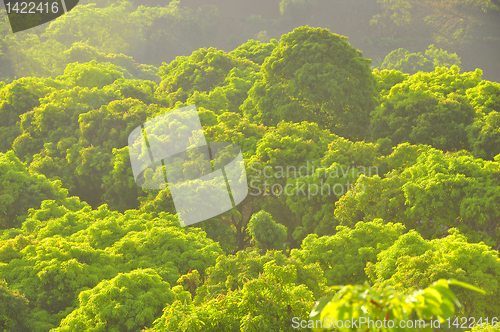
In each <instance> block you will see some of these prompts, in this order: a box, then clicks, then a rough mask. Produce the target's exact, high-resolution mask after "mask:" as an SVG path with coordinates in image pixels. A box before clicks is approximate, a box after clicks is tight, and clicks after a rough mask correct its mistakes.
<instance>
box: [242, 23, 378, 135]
mask: <svg viewBox="0 0 500 332" xmlns="http://www.w3.org/2000/svg"><path fill="white" fill-rule="evenodd" d="M262 72H263V74H264V78H263V79H262V80H259V81H257V82H256V83H255V85H254V87H253V88H252V89H251V90H250V92H249V98H248V99H247V101H245V103H244V104H243V106H242V109H243V111H244V114H245V115H246V116H247V117H249V119H250V120H252V121H254V122H260V123H263V124H265V125H268V126H276V125H277V124H278V123H279V122H280V121H282V120H285V121H292V122H295V123H300V122H302V121H309V122H315V123H318V124H320V125H321V126H322V127H323V128H328V129H331V131H332V132H333V133H335V134H338V135H340V136H343V137H346V138H351V139H356V140H358V139H363V138H365V134H366V126H367V124H368V122H367V119H368V116H369V113H370V111H372V110H373V108H374V97H375V90H374V80H373V77H372V74H371V70H370V61H369V60H367V59H364V58H363V57H362V53H361V52H360V51H358V50H356V49H355V48H354V47H352V46H351V45H349V43H348V42H347V38H346V37H342V36H339V35H336V34H333V33H330V32H329V31H328V30H327V29H319V28H318V29H314V28H309V27H300V28H297V29H295V30H294V31H292V32H291V33H289V34H286V35H284V36H282V38H281V40H280V44H279V45H278V46H277V47H276V48H275V49H274V51H273V53H272V55H271V56H270V57H268V58H267V59H266V61H265V62H264V64H263V66H262Z"/></svg>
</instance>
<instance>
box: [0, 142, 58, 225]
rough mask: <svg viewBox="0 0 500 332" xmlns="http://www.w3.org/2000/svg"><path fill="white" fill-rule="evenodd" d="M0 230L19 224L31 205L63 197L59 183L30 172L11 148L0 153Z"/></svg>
mask: <svg viewBox="0 0 500 332" xmlns="http://www.w3.org/2000/svg"><path fill="white" fill-rule="evenodd" d="M0 184H1V188H0V229H3V228H15V227H20V226H21V223H22V222H23V221H24V219H25V218H26V216H27V214H28V210H29V209H31V208H39V207H40V203H41V202H42V201H43V200H46V199H54V200H58V201H59V202H60V201H62V200H64V199H65V198H66V196H67V190H65V189H62V188H61V182H60V181H55V182H51V181H49V180H47V178H46V177H45V176H43V175H39V174H30V173H29V172H28V169H27V168H26V166H25V165H24V164H23V163H21V161H20V160H19V159H18V158H17V157H16V156H15V154H14V152H13V151H9V152H7V153H6V154H4V153H0Z"/></svg>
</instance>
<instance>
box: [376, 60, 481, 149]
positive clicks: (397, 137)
mask: <svg viewBox="0 0 500 332" xmlns="http://www.w3.org/2000/svg"><path fill="white" fill-rule="evenodd" d="M378 75H380V74H378ZM384 75H386V76H387V75H389V73H388V72H387V73H385V74H384ZM393 75H394V74H393ZM481 75H482V73H481V72H480V71H478V70H476V71H475V72H470V73H463V74H460V73H459V68H458V67H456V66H453V67H451V68H450V69H446V68H436V69H435V71H433V72H430V73H417V74H415V75H412V76H410V77H408V78H407V79H406V80H404V81H402V82H400V83H397V84H395V85H393V86H392V88H390V86H388V85H386V84H384V85H385V86H381V88H379V89H381V90H382V89H383V90H382V93H383V96H381V97H380V98H379V99H380V102H381V105H380V106H379V107H377V109H376V111H375V112H374V113H373V114H372V118H371V125H370V128H371V137H372V140H379V139H386V138H388V139H390V142H391V144H392V145H393V146H394V145H397V144H399V143H403V142H409V143H411V144H428V145H432V146H433V147H436V148H438V149H442V150H444V151H458V150H461V149H468V148H469V145H470V142H469V141H470V139H469V137H468V135H467V133H468V126H470V125H471V124H472V123H473V121H474V117H475V115H476V112H475V111H474V108H473V105H471V104H470V103H469V102H468V100H467V98H466V94H467V91H468V90H469V89H472V88H475V87H476V86H477V85H478V84H479V83H480V82H481ZM393 82H394V83H396V82H397V81H393ZM389 88H390V92H389V93H386V92H385V91H387V90H388V89H389Z"/></svg>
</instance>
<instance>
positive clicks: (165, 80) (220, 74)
mask: <svg viewBox="0 0 500 332" xmlns="http://www.w3.org/2000/svg"><path fill="white" fill-rule="evenodd" d="M233 68H239V69H245V70H246V69H248V70H252V69H257V68H258V67H257V65H256V64H254V63H253V62H251V61H248V60H245V59H241V58H235V57H233V56H231V55H228V54H227V53H225V52H224V51H218V50H216V49H215V48H213V47H211V48H209V49H205V48H203V49H200V50H198V51H195V52H193V54H191V55H190V56H189V57H186V56H180V57H177V58H176V59H175V60H174V61H172V62H171V63H170V64H168V65H167V64H164V65H163V66H161V67H160V71H159V73H158V75H159V76H160V77H161V78H162V82H161V83H160V86H159V88H158V90H157V94H158V95H162V94H167V95H168V99H169V100H170V103H171V105H174V104H175V102H177V101H181V102H185V101H186V100H187V98H188V97H189V96H190V95H191V94H192V93H193V92H194V91H199V92H208V91H210V90H212V89H214V88H215V87H217V86H220V85H221V84H222V83H223V82H224V81H225V80H226V77H227V76H228V75H229V73H230V72H231V70H232V69H233Z"/></svg>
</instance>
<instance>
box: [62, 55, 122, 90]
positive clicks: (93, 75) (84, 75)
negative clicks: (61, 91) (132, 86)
mask: <svg viewBox="0 0 500 332" xmlns="http://www.w3.org/2000/svg"><path fill="white" fill-rule="evenodd" d="M119 78H123V73H121V72H120V71H118V70H117V69H116V67H115V66H114V65H111V64H109V65H104V64H100V63H97V62H96V61H95V60H92V61H91V62H89V63H86V64H79V63H71V64H69V65H68V67H66V69H65V70H64V75H63V76H60V77H58V80H60V81H63V82H67V83H68V85H73V86H75V85H76V86H80V87H85V88H98V89H102V87H104V86H105V85H109V84H111V83H113V82H114V81H116V80H117V79H119Z"/></svg>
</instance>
